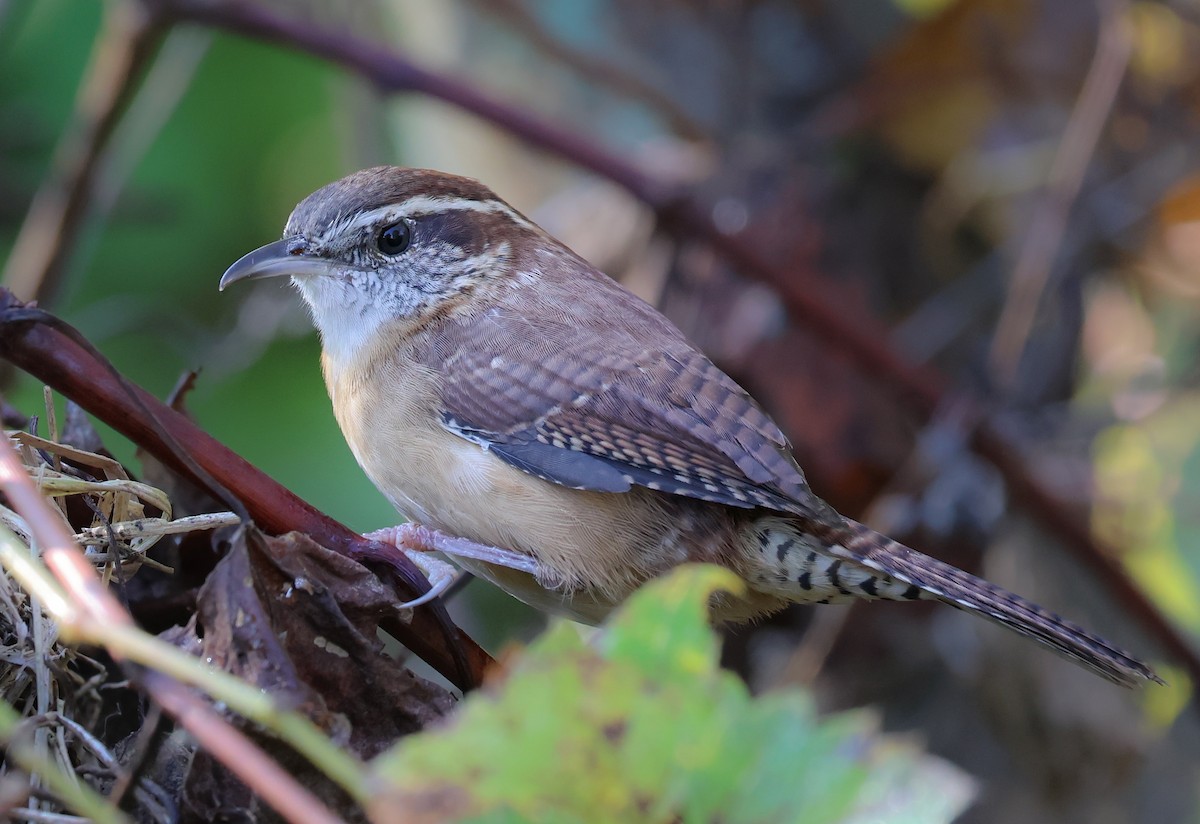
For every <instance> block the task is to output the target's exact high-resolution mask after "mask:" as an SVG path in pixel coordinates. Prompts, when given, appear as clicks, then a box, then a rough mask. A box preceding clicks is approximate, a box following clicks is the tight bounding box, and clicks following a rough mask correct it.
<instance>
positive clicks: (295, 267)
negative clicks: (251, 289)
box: [218, 238, 334, 291]
mask: <svg viewBox="0 0 1200 824" xmlns="http://www.w3.org/2000/svg"><path fill="white" fill-rule="evenodd" d="M331 274H334V266H333V264H332V262H330V261H328V260H325V259H323V258H319V257H314V256H312V255H308V254H305V252H304V249H303V247H302V246H298V245H297V243H296V239H295V238H291V239H288V238H284V239H283V240H277V241H275V242H274V243H268V244H267V245H266V246H260V247H259V248H257V249H255V250H254V251H253V252H250V253H249V254H246V255H242V257H241V258H239V259H238V261H237V263H235V264H233V265H232V266H230V267H229V268H228V269H226V270H225V274H223V275H221V283H220V284H219V285H218V288H219V289H220V290H221V291H225V287H226V286H228V285H229V284H231V283H236V282H237V281H239V280H257V279H258V278H273V277H280V276H282V275H299V276H303V275H331Z"/></svg>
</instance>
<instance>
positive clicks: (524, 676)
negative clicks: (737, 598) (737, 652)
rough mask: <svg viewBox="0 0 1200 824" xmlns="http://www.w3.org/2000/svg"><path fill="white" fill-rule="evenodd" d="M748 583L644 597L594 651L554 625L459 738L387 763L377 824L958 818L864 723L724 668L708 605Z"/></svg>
mask: <svg viewBox="0 0 1200 824" xmlns="http://www.w3.org/2000/svg"><path fill="white" fill-rule="evenodd" d="M740 586H741V583H740V581H738V580H737V579H736V577H734V576H733V575H732V574H731V573H729V572H728V571H727V570H722V569H718V568H716V567H685V568H682V569H680V570H678V571H676V572H675V573H673V574H672V575H670V576H668V577H667V578H664V579H663V580H660V581H656V582H653V583H651V584H650V585H648V586H646V587H645V588H644V589H643V590H642V591H640V592H638V593H637V594H636V595H635V596H634V597H633V598H631V599H630V600H629V602H628V603H627V604H626V605H625V606H624V607H623V608H622V609H621V610H620V611H619V612H618V613H617V614H616V615H615V616H614V617H613V619H612V620H611V622H610V623H609V625H608V626H607V627H606V628H605V629H603V630H601V631H600V632H599V633H598V634H597V635H596V636H595V637H594V638H593V639H592V642H591V643H585V642H584V641H583V640H582V639H581V637H580V634H579V631H578V629H576V628H575V627H573V626H571V625H567V624H559V625H557V626H555V627H553V628H552V629H551V630H550V631H549V632H547V633H546V634H545V635H544V636H542V638H540V639H539V640H537V641H536V642H535V643H534V644H533V645H531V646H530V647H529V649H528V650H526V651H525V652H524V653H523V654H522V655H520V656H518V657H517V660H516V661H515V663H513V664H512V665H511V669H510V671H509V672H508V673H507V675H506V677H505V678H504V679H503V680H502V682H501V683H499V684H496V685H493V686H491V687H489V688H488V689H486V690H483V691H481V692H480V693H477V694H474V695H471V696H469V697H468V698H467V699H466V701H464V705H463V708H462V711H461V712H460V713H459V714H458V716H457V718H456V719H455V722H454V724H453V725H451V726H450V727H448V728H446V729H443V730H439V731H436V732H428V733H424V734H421V735H414V736H411V737H409V738H408V739H406V740H405V741H403V742H402V743H401V744H400V745H399V746H397V747H396V748H394V749H393V750H391V751H390V752H387V753H384V754H383V755H382V756H380V757H379V758H378V759H376V761H375V762H374V763H373V765H372V767H373V770H374V773H375V775H374V780H375V781H376V782H377V785H378V793H377V799H378V800H377V802H376V803H375V804H374V805H373V806H372V809H371V810H370V813H371V816H372V818H373V819H374V820H375V821H380V822H385V821H395V820H399V818H400V816H401V814H402V812H401V811H403V815H404V816H405V818H404V820H406V821H413V820H418V821H421V820H429V821H474V822H488V824H493V823H494V822H510V821H552V822H588V821H623V822H648V823H649V822H669V821H683V822H702V821H704V822H707V821H717V820H719V821H723V822H729V824H757V823H758V822H764V823H765V822H803V824H826V822H828V823H829V824H833V822H849V821H867V820H870V821H881V822H882V821H905V822H909V821H911V822H939V821H949V820H951V819H952V818H953V816H954V815H955V814H957V812H958V811H960V810H961V809H962V807H963V806H964V805H965V804H966V802H967V800H968V797H969V795H970V785H969V782H968V781H967V779H965V778H964V777H963V776H962V775H961V774H960V773H958V772H957V771H955V770H954V769H953V768H951V767H949V766H947V765H943V764H941V763H940V762H937V761H936V760H934V759H932V758H930V757H928V756H926V755H923V754H921V753H920V752H918V751H916V750H915V748H913V747H910V746H908V745H904V744H899V743H894V742H891V741H890V740H888V739H882V738H881V737H880V736H879V735H878V734H877V733H876V724H875V722H874V720H873V718H872V717H871V716H870V714H869V713H865V712H858V713H849V714H844V715H839V716H835V717H832V718H825V719H821V718H818V716H817V714H816V712H815V710H814V708H813V705H812V702H811V700H810V699H809V698H808V697H807V696H806V695H804V694H803V693H800V692H794V691H793V692H787V693H782V694H777V695H770V696H766V697H764V698H759V699H755V698H753V697H752V696H751V695H750V694H749V692H748V691H747V690H746V688H745V685H744V684H742V682H741V681H740V680H738V679H737V678H736V677H735V676H733V675H732V674H730V673H728V672H725V671H723V670H721V668H720V666H719V652H720V648H719V643H718V639H717V637H716V634H715V633H714V632H713V631H712V630H711V629H710V628H709V626H708V620H707V612H708V604H709V601H710V599H711V598H713V597H725V595H724V594H723V593H721V592H720V590H725V591H726V592H736V591H738V590H739V589H740ZM414 811H418V812H419V815H417V813H414ZM414 815H417V817H416V818H414V817H413V816H414ZM421 816H426V817H421Z"/></svg>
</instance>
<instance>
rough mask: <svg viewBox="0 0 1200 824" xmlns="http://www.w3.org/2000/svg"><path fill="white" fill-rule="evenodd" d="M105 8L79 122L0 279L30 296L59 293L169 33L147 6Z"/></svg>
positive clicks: (76, 116)
mask: <svg viewBox="0 0 1200 824" xmlns="http://www.w3.org/2000/svg"><path fill="white" fill-rule="evenodd" d="M105 9H106V11H105V16H104V29H103V31H102V33H101V34H100V36H99V37H98V38H97V39H96V45H95V46H94V48H93V51H92V56H91V59H90V60H89V62H88V65H87V68H85V69H84V75H83V76H84V78H85V79H84V82H83V84H82V85H81V86H80V89H79V93H78V97H77V98H76V101H75V111H74V113H73V114H72V124H71V125H70V126H69V127H68V128H67V129H66V130H65V131H64V133H63V138H62V140H61V142H60V143H59V146H58V149H57V150H56V152H55V156H54V163H53V169H52V171H51V173H50V174H49V176H48V177H47V179H46V181H45V182H44V183H43V185H42V187H41V189H39V190H38V193H37V195H36V196H35V197H34V199H33V204H32V205H31V206H30V208H29V212H28V214H26V216H25V220H24V222H23V223H22V224H21V231H20V234H18V235H17V240H16V243H15V244H14V246H13V250H12V253H11V254H10V255H9V258H8V262H7V263H6V264H5V266H4V273H3V277H2V278H0V283H2V284H3V285H4V286H5V287H6V288H8V289H9V290H11V291H12V292H13V293H14V294H15V295H17V296H18V297H19V298H21V299H22V300H40V301H41V302H43V303H48V302H50V301H51V300H52V299H53V297H54V295H55V293H56V292H57V290H58V286H59V283H60V281H61V280H62V276H63V273H64V271H65V270H66V267H67V263H68V262H69V260H70V256H71V253H72V252H73V251H74V250H75V246H76V242H77V240H78V238H79V236H80V229H81V227H82V226H83V223H84V220H85V218H86V216H87V210H88V207H89V204H90V203H91V193H92V188H93V186H94V185H95V182H96V178H97V175H98V171H99V165H100V162H101V159H102V157H103V154H104V147H105V145H106V144H107V142H108V139H109V137H110V136H111V135H112V132H113V129H114V128H116V125H117V123H118V122H119V120H120V117H121V113H122V112H123V111H124V110H125V106H126V104H127V103H128V102H129V99H130V97H131V96H132V95H133V91H134V87H135V85H136V83H137V80H138V78H139V77H140V76H141V74H142V69H143V68H144V67H145V65H146V62H147V61H148V60H149V58H150V56H151V55H152V54H153V53H154V51H155V49H156V48H157V47H158V44H159V41H160V40H161V37H162V34H163V29H161V28H160V27H159V26H158V25H157V23H156V21H155V19H154V16H153V15H150V14H147V13H146V9H145V8H144V7H143V6H142V5H140V4H139V3H136V2H130V0H121V1H120V2H114V3H108V4H106V5H105Z"/></svg>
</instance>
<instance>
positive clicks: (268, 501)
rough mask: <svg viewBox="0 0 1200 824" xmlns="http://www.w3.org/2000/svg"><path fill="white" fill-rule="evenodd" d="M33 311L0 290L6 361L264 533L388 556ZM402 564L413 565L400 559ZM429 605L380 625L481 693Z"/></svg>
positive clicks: (452, 634) (450, 632) (404, 585)
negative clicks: (232, 502)
mask: <svg viewBox="0 0 1200 824" xmlns="http://www.w3.org/2000/svg"><path fill="white" fill-rule="evenodd" d="M34 311H35V310H29V309H25V308H24V307H23V306H22V305H21V304H20V302H19V301H16V300H14V299H13V297H12V295H11V294H8V293H6V292H3V291H2V290H0V356H2V357H4V358H5V359H7V360H8V361H10V362H11V363H13V364H14V365H16V366H17V367H19V368H21V369H23V370H25V371H26V372H28V373H29V374H31V375H33V376H34V377H36V378H37V379H38V380H41V381H43V382H45V383H47V384H49V385H50V386H52V387H54V388H55V389H56V390H58V391H59V392H60V393H62V394H63V395H65V396H66V397H68V398H70V399H71V400H73V401H75V402H76V403H77V404H79V405H80V406H82V407H83V408H84V409H86V410H87V411H88V412H91V413H92V414H93V415H95V416H96V417H97V418H99V419H100V420H102V421H104V422H105V423H107V424H108V425H109V426H111V427H113V428H114V429H116V430H117V431H118V432H120V433H121V434H122V435H124V436H126V437H127V438H129V439H130V440H131V441H133V442H134V443H136V444H138V445H139V446H141V447H142V448H143V449H145V450H147V451H148V452H150V453H151V454H152V455H154V456H155V457H156V458H157V459H158V460H159V461H161V462H162V463H164V464H165V465H167V466H169V467H170V468H171V469H173V470H174V471H176V472H178V473H179V474H180V475H182V476H184V477H186V478H188V479H189V480H191V481H192V482H194V483H196V484H198V485H199V486H201V487H203V488H205V489H207V490H209V492H210V493H211V494H213V495H214V496H216V497H218V498H223V497H225V496H223V495H221V494H220V493H221V490H220V489H219V488H218V489H214V488H213V487H214V483H215V484H216V485H219V486H220V487H224V488H225V489H227V490H228V491H229V492H232V493H233V495H234V497H235V498H236V499H237V500H238V501H240V502H241V503H242V504H244V506H245V509H246V510H248V512H249V514H250V516H251V517H252V518H253V519H254V520H255V522H256V523H258V524H259V526H261V527H262V528H263V529H264V530H265V531H267V532H269V533H271V534H276V535H278V534H282V533H285V532H291V531H297V532H304V533H306V534H308V535H310V536H311V537H312V538H313V539H314V540H315V541H317V542H318V543H320V544H321V545H323V546H325V547H327V548H329V549H332V550H334V551H336V552H340V553H342V554H344V555H348V556H350V557H354V558H357V559H364V558H373V557H379V556H382V555H386V554H387V553H384V552H379V551H377V549H378V548H377V545H375V544H374V543H373V542H371V541H368V540H366V539H364V538H363V537H362V536H360V535H358V534H356V533H354V532H353V531H351V530H350V529H349V528H348V527H345V526H343V525H342V524H340V523H338V522H337V521H335V520H333V519H332V518H330V517H329V516H328V515H325V514H324V513H322V512H320V511H318V510H317V509H315V508H314V507H312V506H311V505H310V504H308V503H306V502H305V501H303V500H301V499H300V498H298V497H297V496H296V495H294V494H293V493H292V492H290V491H289V490H287V489H285V488H284V487H282V486H280V485H279V484H278V483H276V482H275V481H273V480H272V479H271V478H269V477H268V476H267V475H265V474H263V472H262V471H260V470H259V469H257V468H256V467H254V466H253V465H251V464H250V463H248V462H247V461H246V460H245V459H243V458H242V457H241V456H239V455H237V454H235V453H234V452H232V451H231V450H230V449H229V448H228V447H226V446H225V445H223V444H221V443H220V442H219V441H217V440H216V439H214V438H213V437H212V436H210V435H208V434H207V433H206V432H204V431H202V430H201V429H200V428H199V427H197V426H196V425H195V424H194V423H192V422H191V421H190V420H188V419H187V418H186V417H185V416H184V415H182V414H180V413H179V412H177V411H175V410H174V409H171V408H170V407H168V406H166V405H164V404H163V403H161V402H160V401H159V400H157V399H156V398H154V397H153V396H152V395H150V394H149V393H147V392H146V391H144V390H142V389H140V388H138V387H134V386H132V385H131V384H128V383H126V382H124V381H123V379H121V378H120V376H119V375H117V374H116V373H115V372H113V371H110V370H111V367H110V366H109V365H108V364H107V363H106V362H103V361H102V360H100V359H99V358H98V356H97V355H96V354H94V353H93V352H92V351H89V348H88V347H87V346H86V345H81V343H80V342H79V341H80V340H82V338H79V339H78V340H77V339H76V338H77V337H78V333H77V332H74V330H71V329H70V327H67V326H66V325H65V324H62V323H61V321H57V320H56V319H54V318H53V317H52V316H48V315H45V314H44V313H37V314H34ZM43 319H44V320H43ZM55 327H58V328H55ZM60 329H64V330H69V333H67V332H64V331H60ZM131 392H132V395H131ZM179 448H181V449H182V452H180V451H179ZM205 476H208V477H205ZM397 561H399V563H407V564H408V565H409V566H410V567H411V562H408V561H407V559H406V558H403V557H402V556H401V557H400V558H397ZM395 571H396V572H398V573H399V575H400V579H401V580H400V581H399V582H398V583H400V584H401V586H400V587H399V589H400V590H401V594H402V595H407V596H409V597H416V596H417V595H419V594H421V593H422V592H424V590H425V588H426V587H427V586H428V585H427V584H426V583H425V580H424V578H423V577H422V576H421V574H420V573H419V572H418V571H417V570H416V569H415V568H411V569H400V570H395ZM429 606H430V607H433V608H432V609H430V608H421V609H417V610H414V612H413V619H412V621H411V623H404V622H402V621H400V620H399V619H393V620H391V621H388V622H384V623H383V627H384V629H385V630H386V631H388V632H389V633H391V634H392V635H394V636H395V637H396V638H397V639H398V640H400V641H401V642H402V643H404V644H405V645H406V646H407V647H408V648H409V649H411V650H412V651H413V652H415V653H416V654H417V655H419V656H420V657H421V658H423V659H424V660H425V661H427V662H428V663H429V664H430V665H431V666H432V667H433V668H434V669H436V670H437V671H438V672H440V673H442V674H443V675H444V676H445V677H446V678H447V679H449V680H450V681H451V682H452V683H454V684H456V685H457V686H459V687H461V688H463V689H470V688H472V687H474V686H477V685H478V684H480V683H481V681H482V675H483V669H484V667H485V666H486V665H487V664H488V663H489V661H490V659H489V658H488V656H487V653H485V652H484V651H483V650H482V649H480V648H479V647H478V646H477V645H476V644H475V642H474V641H472V640H471V639H470V638H469V637H468V636H466V635H465V634H464V633H463V632H462V631H461V630H458V629H457V628H456V627H455V626H454V625H453V624H452V623H450V620H449V618H448V617H447V616H446V614H445V609H444V607H442V606H441V605H440V604H436V603H435V604H431V605H429Z"/></svg>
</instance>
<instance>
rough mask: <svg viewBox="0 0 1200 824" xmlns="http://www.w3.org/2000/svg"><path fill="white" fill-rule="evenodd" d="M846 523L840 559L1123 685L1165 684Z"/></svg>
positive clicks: (1037, 612)
mask: <svg viewBox="0 0 1200 824" xmlns="http://www.w3.org/2000/svg"><path fill="white" fill-rule="evenodd" d="M846 524H847V526H849V527H850V530H851V534H850V535H849V536H848V537H846V536H842V540H841V541H840V542H835V541H831V542H830V544H831V546H830V552H831V553H832V554H834V555H836V556H837V557H839V558H843V559H844V560H846V561H849V562H851V563H855V564H861V565H862V566H865V567H867V568H869V569H872V570H875V571H876V572H880V573H883V574H884V575H887V576H890V577H892V578H894V579H896V580H899V581H903V582H904V583H906V584H911V585H913V586H916V587H919V588H920V589H921V590H923V591H924V592H927V593H929V594H930V595H932V596H933V597H935V598H937V599H938V600H940V601H943V602H944V603H947V604H950V605H951V606H954V607H958V608H959V609H963V610H966V611H967V612H972V613H975V614H976V615H980V616H982V617H984V618H987V619H989V620H991V621H994V622H996V623H997V624H1000V625H1002V626H1005V627H1007V628H1009V629H1011V630H1013V631H1014V632H1018V633H1020V634H1021V635H1025V636H1027V637H1029V638H1032V639H1034V640H1035V641H1039V642H1041V643H1043V644H1045V645H1046V646H1048V647H1050V648H1051V649H1053V650H1054V651H1056V652H1058V653H1059V654H1061V655H1064V656H1066V657H1067V658H1070V659H1072V660H1074V661H1076V662H1077V663H1079V664H1082V665H1083V666H1084V667H1087V668H1088V669H1090V670H1092V671H1094V672H1096V673H1097V674H1099V675H1102V676H1104V677H1105V678H1107V679H1108V680H1110V681H1113V682H1114V683H1117V684H1120V685H1121V686H1125V687H1132V686H1136V685H1138V684H1141V683H1143V682H1144V681H1155V682H1157V683H1159V684H1162V683H1163V680H1162V679H1161V678H1159V677H1158V676H1157V675H1156V674H1155V673H1154V671H1153V670H1152V669H1150V667H1148V666H1146V665H1145V664H1144V663H1142V662H1141V661H1139V660H1138V659H1136V658H1134V657H1133V656H1132V655H1129V654H1128V653H1127V652H1125V651H1123V650H1121V649H1118V648H1117V647H1114V646H1113V645H1112V644H1110V643H1109V642H1107V641H1105V640H1104V639H1103V638H1101V637H1099V636H1098V635H1093V634H1092V633H1090V632H1088V631H1087V630H1085V629H1084V628H1083V627H1081V626H1079V625H1077V624H1074V623H1072V622H1070V621H1067V620H1065V619H1063V618H1060V617H1059V616H1057V615H1055V614H1054V613H1052V612H1050V611H1048V610H1046V609H1043V608H1042V607H1040V606H1038V605H1037V604H1035V603H1033V602H1032V601H1028V600H1026V599H1024V598H1022V597H1021V596H1019V595H1014V594H1013V593H1011V592H1008V591H1007V590H1005V589H1002V588H1000V587H998V586H996V585H995V584H991V583H988V582H987V581H984V580H983V579H981V578H976V577H975V576H974V575H970V574H968V573H966V572H963V571H962V570H961V569H957V568H955V567H952V566H950V565H949V564H945V563H942V562H941V561H939V560H937V559H936V558H931V557H929V556H928V555H923V554H922V553H920V552H917V551H916V550H913V549H909V548H908V547H906V546H904V545H903V544H901V543H897V542H896V541H893V540H892V539H890V538H887V537H885V536H883V535H880V534H879V533H878V532H875V531H874V530H872V529H870V528H869V527H866V526H864V525H862V524H860V523H857V522H855V521H851V520H849V519H847V520H846Z"/></svg>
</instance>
